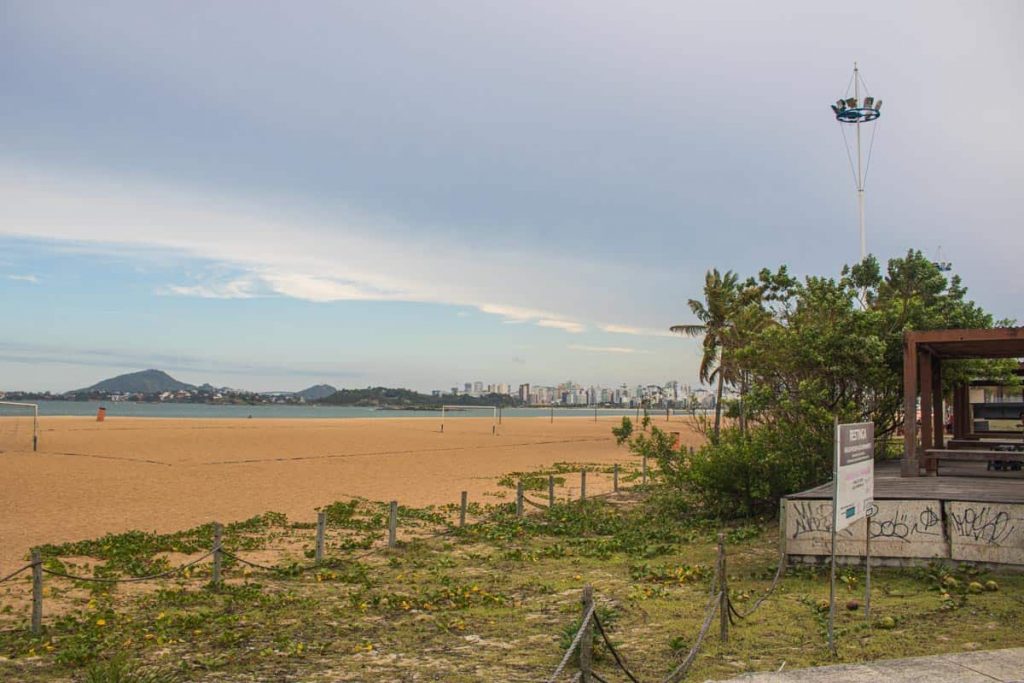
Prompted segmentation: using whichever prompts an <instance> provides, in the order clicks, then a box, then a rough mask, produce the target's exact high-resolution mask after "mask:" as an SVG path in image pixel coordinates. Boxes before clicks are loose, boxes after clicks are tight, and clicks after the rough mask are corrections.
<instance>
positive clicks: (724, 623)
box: [718, 533, 729, 643]
mask: <svg viewBox="0 0 1024 683" xmlns="http://www.w3.org/2000/svg"><path fill="white" fill-rule="evenodd" d="M725 573H726V566H725V534H723V533H719V534H718V590H720V591H721V592H722V594H721V596H720V597H719V599H718V617H719V628H718V635H719V637H720V638H721V639H722V642H723V643H728V642H729V579H728V577H727V576H726V575H725Z"/></svg>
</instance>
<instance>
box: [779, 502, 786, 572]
mask: <svg viewBox="0 0 1024 683" xmlns="http://www.w3.org/2000/svg"><path fill="white" fill-rule="evenodd" d="M779 562H781V563H783V564H785V563H786V499H785V498H780V499H779Z"/></svg>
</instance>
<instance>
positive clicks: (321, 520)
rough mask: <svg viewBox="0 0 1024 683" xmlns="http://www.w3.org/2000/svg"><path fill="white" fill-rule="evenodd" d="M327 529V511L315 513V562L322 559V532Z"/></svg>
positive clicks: (319, 561)
mask: <svg viewBox="0 0 1024 683" xmlns="http://www.w3.org/2000/svg"><path fill="white" fill-rule="evenodd" d="M326 531H327V513H326V512H325V511H323V510H321V511H320V512H318V513H316V563H317V564H320V563H321V562H323V561H324V534H325V533H326Z"/></svg>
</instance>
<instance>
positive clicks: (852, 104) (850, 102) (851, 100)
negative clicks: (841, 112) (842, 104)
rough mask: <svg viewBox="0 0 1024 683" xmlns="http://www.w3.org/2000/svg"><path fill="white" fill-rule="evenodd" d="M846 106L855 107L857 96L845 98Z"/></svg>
mask: <svg viewBox="0 0 1024 683" xmlns="http://www.w3.org/2000/svg"><path fill="white" fill-rule="evenodd" d="M846 106H847V107H850V108H851V109H852V108H854V107H856V106H857V98H856V97H851V98H849V99H848V100H846Z"/></svg>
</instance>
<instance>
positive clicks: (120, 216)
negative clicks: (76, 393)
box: [0, 0, 1024, 391]
mask: <svg viewBox="0 0 1024 683" xmlns="http://www.w3.org/2000/svg"><path fill="white" fill-rule="evenodd" d="M1021 26H1024V4H1021V3H1019V2H1015V1H1012V0H1011V1H1006V2H998V1H992V2H985V3H970V2H943V1H934V0H929V1H927V2H902V3H889V2H873V1H870V0H865V1H863V2H859V3H854V4H850V3H846V4H842V3H822V2H819V1H808V2H783V3H765V2H721V3H696V2H642V1H641V2H633V3H613V2H607V1H606V0H598V1H594V0H589V1H587V2H583V1H564V2H556V3H552V2H539V1H533V0H523V1H520V2H514V3H509V2H490V1H487V0H474V1H472V2H470V1H468V0H465V1H462V2H434V1H424V2H416V3H410V2H389V1H387V0H381V1H378V2H373V3H365V2H313V1H307V2H303V3H279V2H259V1H247V2H219V3H200V2H185V3H182V2H147V3H138V2H95V3H73V2H48V1H46V0H0V390H2V389H7V390H12V389H25V390H29V389H31V390H54V391H64V390H68V389H72V388H77V387H81V386H86V385H88V384H92V383H93V382H96V381H98V380H100V379H103V378H105V377H108V376H111V375H113V374H118V373H121V372H128V371H134V370H139V369H143V368H150V367H156V368H160V369H163V370H166V371H168V372H170V373H171V374H172V375H174V376H175V377H177V378H179V379H182V380H184V381H189V382H193V383H202V382H207V381H208V382H211V383H213V384H215V385H227V386H234V387H244V388H249V389H255V390H295V389H300V388H303V387H305V386H308V385H310V384H313V383H319V382H329V383H332V384H335V385H336V386H350V387H351V386H368V385H378V384H382V385H387V386H405V387H410V388H415V389H420V390H431V389H446V388H449V387H452V386H455V385H456V384H461V383H463V382H467V381H475V380H480V381H483V382H485V383H491V382H493V383H498V382H505V383H509V384H518V383H522V382H530V383H533V384H553V383H557V382H559V381H565V380H568V379H573V380H575V381H578V382H581V383H584V384H592V383H602V384H609V385H612V384H614V385H617V384H619V383H620V382H626V383H629V384H635V383H641V382H642V383H649V382H664V381H666V380H669V379H678V380H681V381H695V380H696V368H697V364H698V360H699V349H698V345H697V342H696V341H694V340H687V339H682V338H679V337H674V336H672V335H670V334H668V332H667V328H668V327H669V326H670V325H672V324H676V323H683V322H691V321H692V318H691V316H690V314H689V311H688V308H687V305H686V302H687V300H688V299H690V298H694V297H699V296H700V295H701V287H702V284H703V278H704V273H705V272H706V270H708V269H709V268H713V267H717V268H719V269H721V270H734V271H737V272H739V273H740V274H741V275H749V274H754V273H756V272H757V271H758V270H759V269H760V268H762V267H775V266H778V265H780V264H788V265H789V267H790V269H791V271H793V272H795V273H797V274H806V273H814V274H835V273H837V272H838V271H839V269H840V268H841V267H842V265H843V264H844V263H849V262H853V261H856V260H857V259H858V257H859V238H858V232H857V214H856V199H855V193H854V185H853V179H852V177H851V169H850V162H849V159H848V157H847V152H846V148H845V147H844V138H843V134H842V131H841V130H840V129H839V124H838V123H837V122H836V121H835V119H834V117H833V116H832V112H831V110H830V109H829V104H830V103H831V102H833V101H835V100H836V99H838V98H839V97H842V96H843V95H844V94H845V93H846V89H847V86H848V83H849V81H850V75H851V69H852V65H853V62H854V61H855V60H856V61H858V63H859V65H860V68H861V70H862V71H861V73H862V75H863V78H864V81H865V83H866V85H867V86H868V88H869V89H870V93H871V94H872V95H874V96H875V97H879V98H881V99H882V100H883V102H884V104H883V108H882V118H881V119H879V121H878V122H877V124H874V128H873V133H869V132H868V130H867V129H865V135H866V136H867V137H865V156H867V148H868V142H869V139H870V136H871V135H872V134H873V135H874V139H875V143H874V144H872V145H870V164H869V167H868V175H867V182H866V184H867V193H866V194H867V210H866V216H867V241H868V249H869V251H870V252H871V253H873V254H875V255H877V256H878V257H880V258H881V259H883V260H884V259H886V258H889V257H892V256H898V255H901V254H903V253H905V252H906V250H907V249H910V248H916V249H921V250H922V251H923V252H924V253H925V254H927V255H929V256H933V257H937V256H941V257H942V258H943V259H944V260H949V261H952V262H953V265H954V268H955V270H956V272H958V273H959V274H960V275H961V276H962V277H963V278H964V281H965V283H966V284H967V286H968V288H969V292H970V296H971V297H972V298H974V299H975V300H977V301H978V302H979V303H980V304H981V305H982V306H983V307H984V308H986V309H987V310H989V311H991V312H992V313H994V314H995V315H996V317H1010V318H1017V319H1021V318H1024V314H1022V313H1024V312H1022V311H1021V306H1020V302H1021V300H1022V298H1024V281H1022V278H1020V276H1019V270H1020V255H1021V253H1024V229H1022V220H1021V210H1020V201H1019V197H1020V193H1021V188H1022V187H1024V133H1022V132H1021V127H1020V125H1019V124H1018V123H1017V121H1016V117H1017V116H1019V112H1021V111H1024V90H1022V89H1021V88H1020V84H1021V83H1022V82H1024V42H1022V41H1021V40H1020V38H1019V31H1020V27H1021ZM940 250H941V251H940Z"/></svg>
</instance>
